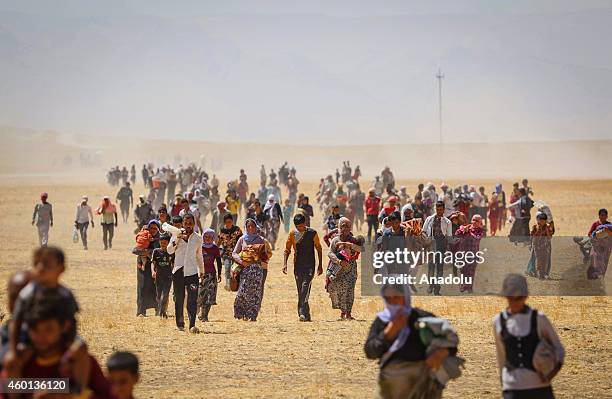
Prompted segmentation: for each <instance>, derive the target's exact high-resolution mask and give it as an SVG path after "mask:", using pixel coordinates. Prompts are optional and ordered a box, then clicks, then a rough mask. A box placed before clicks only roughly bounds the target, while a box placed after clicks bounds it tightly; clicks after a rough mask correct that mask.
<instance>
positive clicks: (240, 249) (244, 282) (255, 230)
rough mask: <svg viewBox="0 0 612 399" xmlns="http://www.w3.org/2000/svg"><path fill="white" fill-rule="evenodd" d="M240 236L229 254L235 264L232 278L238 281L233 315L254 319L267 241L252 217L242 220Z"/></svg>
mask: <svg viewBox="0 0 612 399" xmlns="http://www.w3.org/2000/svg"><path fill="white" fill-rule="evenodd" d="M244 227H245V234H244V235H242V236H241V237H240V238H239V239H238V242H237V243H236V247H235V248H234V252H233V254H232V256H233V258H234V261H236V264H235V265H234V266H232V277H233V278H236V279H238V280H239V286H238V292H237V293H236V300H235V301H234V318H236V319H240V320H250V321H256V320H257V315H258V314H259V310H260V309H261V301H262V299H263V285H264V282H265V272H264V270H265V271H266V272H267V267H268V260H269V259H270V257H271V256H272V250H271V248H270V244H269V243H268V242H267V241H266V240H265V239H264V238H263V237H262V236H261V235H260V232H259V226H258V225H257V222H255V220H253V219H247V220H246V222H245V223H244Z"/></svg>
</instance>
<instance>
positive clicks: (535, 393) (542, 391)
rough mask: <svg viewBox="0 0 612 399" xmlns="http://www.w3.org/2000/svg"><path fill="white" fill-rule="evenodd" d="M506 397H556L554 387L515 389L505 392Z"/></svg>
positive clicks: (548, 398) (542, 398) (507, 398)
mask: <svg viewBox="0 0 612 399" xmlns="http://www.w3.org/2000/svg"><path fill="white" fill-rule="evenodd" d="M503 395H504V399H555V395H554V394H553V390H552V387H550V386H549V387H544V388H533V389H515V390H511V391H510V390H508V391H504V392H503Z"/></svg>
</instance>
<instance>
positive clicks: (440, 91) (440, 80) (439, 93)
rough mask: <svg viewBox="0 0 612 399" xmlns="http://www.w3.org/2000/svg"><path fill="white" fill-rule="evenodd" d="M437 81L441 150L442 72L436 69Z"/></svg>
mask: <svg viewBox="0 0 612 399" xmlns="http://www.w3.org/2000/svg"><path fill="white" fill-rule="evenodd" d="M436 78H437V79H438V102H439V118H440V148H442V79H443V78H444V75H442V71H441V70H440V69H438V74H437V75H436Z"/></svg>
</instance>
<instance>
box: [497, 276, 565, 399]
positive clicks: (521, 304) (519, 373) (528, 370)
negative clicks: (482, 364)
mask: <svg viewBox="0 0 612 399" xmlns="http://www.w3.org/2000/svg"><path fill="white" fill-rule="evenodd" d="M501 295H502V296H504V297H506V300H507V301H508V307H507V308H506V309H505V310H504V311H503V312H501V313H499V314H498V315H496V316H495V317H494V318H493V328H494V335H495V348H496V352H497V366H498V368H499V372H500V375H501V383H502V390H503V397H504V399H531V398H534V399H535V398H537V399H550V398H554V394H553V390H552V387H551V384H550V383H551V380H552V379H553V377H554V376H555V375H557V373H558V372H559V370H560V369H561V366H562V365H563V360H564V357H565V349H564V348H563V345H562V344H561V341H560V340H559V336H558V335H557V333H556V331H555V329H554V327H553V326H552V324H551V323H550V320H548V317H546V315H545V314H544V313H542V312H541V311H538V310H536V309H532V308H530V307H529V306H527V304H526V301H527V296H528V289H527V280H526V279H525V277H523V276H522V275H520V274H509V275H507V276H506V278H505V279H504V283H503V287H502V291H501Z"/></svg>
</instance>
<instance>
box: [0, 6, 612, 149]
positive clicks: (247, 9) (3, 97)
mask: <svg viewBox="0 0 612 399" xmlns="http://www.w3.org/2000/svg"><path fill="white" fill-rule="evenodd" d="M12 3H13V4H10V3H8V2H4V3H2V4H0V57H1V58H2V60H3V62H2V63H0V76H1V77H0V83H1V86H0V87H2V90H0V125H4V126H14V127H19V128H28V129H34V130H39V131H41V130H53V131H58V132H62V133H69V134H84V135H92V136H100V137H106V136H115V137H116V136H132V137H153V138H159V139H169V140H171V139H173V138H175V137H177V136H180V138H181V139H186V140H203V141H214V142H219V141H225V142H237V141H246V142H254V141H255V142H262V143H269V142H273V143H282V144H322V145H325V144H343V143H346V142H351V143H353V144H383V145H384V144H394V143H402V144H410V143H428V142H429V143H431V142H437V141H438V86H437V80H436V77H435V75H436V73H437V71H438V68H441V69H442V73H443V74H444V76H445V77H444V79H443V114H444V140H445V142H449V143H466V142H509V141H510V142H512V141H550V140H553V141H554V140H559V141H564V140H575V139H583V140H584V139H587V140H588V139H594V140H597V139H599V140H601V139H604V140H605V139H609V138H610V137H612V133H611V132H610V126H612V74H611V73H610V72H612V52H610V51H607V49H608V48H609V44H608V43H607V38H609V37H612V23H610V22H611V21H612V2H610V1H584V2H572V1H565V0H564V1H539V2H528V1H516V2H512V3H507V2H502V1H475V0H472V1H463V2H452V1H443V2H436V4H435V5H434V4H429V3H428V2H399V1H386V2H377V3H376V4H374V3H370V2H365V1H357V2H346V1H331V2H320V1H315V2H308V3H307V4H304V3H301V2H300V3H298V2H280V1H261V2H239V1H226V2H221V3H213V2H196V1H183V2H173V3H172V4H170V3H166V2H161V1H130V2H113V1H111V2H103V3H82V2H79V1H74V0H73V1H59V2H53V3H47V2H40V1H39V2H36V1H21V2H12Z"/></svg>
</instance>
